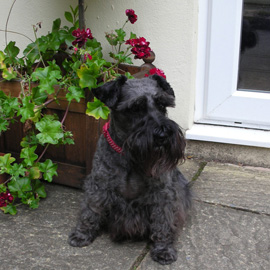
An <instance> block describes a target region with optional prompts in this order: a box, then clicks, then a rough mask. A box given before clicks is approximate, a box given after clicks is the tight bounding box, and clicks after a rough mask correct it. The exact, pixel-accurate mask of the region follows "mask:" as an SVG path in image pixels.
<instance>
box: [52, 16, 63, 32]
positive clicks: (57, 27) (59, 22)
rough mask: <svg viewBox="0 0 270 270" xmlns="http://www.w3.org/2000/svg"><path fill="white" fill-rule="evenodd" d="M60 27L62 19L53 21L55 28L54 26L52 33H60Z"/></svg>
mask: <svg viewBox="0 0 270 270" xmlns="http://www.w3.org/2000/svg"><path fill="white" fill-rule="evenodd" d="M60 25H61V19H60V18H58V19H56V20H54V21H53V26H52V32H55V31H58V30H59V29H60Z"/></svg>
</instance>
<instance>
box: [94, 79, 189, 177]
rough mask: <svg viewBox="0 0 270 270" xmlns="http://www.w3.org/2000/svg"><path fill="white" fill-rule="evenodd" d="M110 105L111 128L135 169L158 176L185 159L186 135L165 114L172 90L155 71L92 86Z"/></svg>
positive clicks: (172, 105) (171, 104)
mask: <svg viewBox="0 0 270 270" xmlns="http://www.w3.org/2000/svg"><path fill="white" fill-rule="evenodd" d="M93 93H94V95H95V96H96V97H97V98H98V99H99V100H101V101H102V102H103V103H105V104H106V105H107V106H108V107H109V108H110V109H111V124H112V129H111V132H114V133H116V134H114V135H115V136H116V137H118V138H121V143H122V147H123V151H124V156H125V157H126V158H127V159H128V160H129V161H130V162H131V164H133V165H134V166H135V167H136V168H137V170H141V171H142V172H143V173H144V174H146V175H148V176H151V177H158V176H159V175H160V174H162V173H164V172H165V171H168V170H171V169H172V168H174V167H175V166H176V165H177V163H178V162H179V161H180V160H182V159H184V149H185V145H186V144H185V139H184V136H183V133H182V131H181V129H180V128H179V126H178V125H177V124H176V123H175V122H174V121H172V120H171V119H169V118H168V117H167V110H166V108H167V107H174V105H175V103H174V99H175V97H174V91H173V89H172V88H171V87H170V85H169V83H168V82H167V81H166V80H165V79H164V78H162V77H160V76H158V75H153V76H150V77H147V78H143V79H132V80H127V78H126V77H125V76H121V77H119V78H118V79H117V80H115V81H112V82H108V83H106V84H104V85H103V86H101V87H99V88H96V89H93Z"/></svg>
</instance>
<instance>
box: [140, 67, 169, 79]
mask: <svg viewBox="0 0 270 270" xmlns="http://www.w3.org/2000/svg"><path fill="white" fill-rule="evenodd" d="M149 74H150V75H154V74H157V75H159V76H161V77H163V78H164V79H166V75H165V73H164V71H163V70H161V69H159V68H152V69H150V70H149ZM150 75H148V74H145V75H144V77H149V76H150Z"/></svg>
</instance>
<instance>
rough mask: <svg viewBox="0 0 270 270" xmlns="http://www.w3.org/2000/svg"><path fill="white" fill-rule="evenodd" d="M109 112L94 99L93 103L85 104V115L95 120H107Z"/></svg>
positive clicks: (102, 104)
mask: <svg viewBox="0 0 270 270" xmlns="http://www.w3.org/2000/svg"><path fill="white" fill-rule="evenodd" d="M109 113H110V110H109V108H108V107H106V106H105V105H104V103H102V102H101V101H100V100H98V99H97V98H94V102H88V103H87V109H86V114H87V115H90V116H93V117H95V118H96V119H99V118H102V119H107V118H108V116H109Z"/></svg>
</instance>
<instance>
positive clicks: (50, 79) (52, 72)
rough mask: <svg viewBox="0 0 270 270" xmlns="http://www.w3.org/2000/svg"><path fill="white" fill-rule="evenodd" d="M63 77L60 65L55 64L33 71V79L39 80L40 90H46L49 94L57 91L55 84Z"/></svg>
mask: <svg viewBox="0 0 270 270" xmlns="http://www.w3.org/2000/svg"><path fill="white" fill-rule="evenodd" d="M61 78H62V75H61V70H60V68H59V66H57V65H55V64H53V62H52V64H51V65H50V66H48V67H45V68H37V69H36V71H35V72H33V73H32V80H33V81H39V86H38V88H39V89H40V92H41V93H42V92H46V93H48V94H53V93H54V92H55V89H54V86H55V85H57V84H58V81H57V80H59V79H61Z"/></svg>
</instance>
